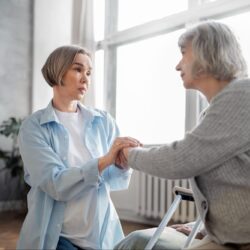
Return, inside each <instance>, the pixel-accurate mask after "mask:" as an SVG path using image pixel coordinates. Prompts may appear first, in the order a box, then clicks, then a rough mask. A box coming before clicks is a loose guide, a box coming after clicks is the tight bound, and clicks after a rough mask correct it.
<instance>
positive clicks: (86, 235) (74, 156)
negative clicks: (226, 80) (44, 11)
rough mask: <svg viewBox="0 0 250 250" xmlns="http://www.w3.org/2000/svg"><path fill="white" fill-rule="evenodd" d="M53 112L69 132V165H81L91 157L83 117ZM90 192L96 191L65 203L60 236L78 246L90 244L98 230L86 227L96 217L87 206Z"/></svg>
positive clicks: (90, 198) (77, 114)
mask: <svg viewBox="0 0 250 250" xmlns="http://www.w3.org/2000/svg"><path fill="white" fill-rule="evenodd" d="M55 112H56V115H57V117H58V119H59V121H60V122H61V123H62V124H63V126H64V128H66V130H67V132H68V134H69V150H68V152H69V153H68V164H69V167H80V166H83V164H84V163H86V162H87V161H89V160H90V159H91V155H90V153H89V151H88V149H87V148H86V145H85V143H84V124H83V120H84V119H83V117H82V114H81V112H79V110H77V112H75V113H67V112H60V111H59V110H56V109H55ZM92 192H96V191H95V190H94V189H93V190H92V189H90V190H88V192H85V193H83V194H82V195H81V196H80V197H76V198H75V199H73V200H71V201H68V202H67V204H66V209H65V213H64V222H63V226H62V232H61V236H63V237H65V238H67V239H69V240H70V241H71V242H72V243H73V244H75V245H77V246H79V247H88V246H91V243H92V242H93V241H95V239H94V238H95V237H96V235H93V233H94V232H98V228H96V229H93V228H89V227H88V225H91V223H89V221H93V220H95V219H96V218H95V216H96V208H95V207H92V206H89V204H91V203H92V202H93V201H92V197H93V196H96V194H92Z"/></svg>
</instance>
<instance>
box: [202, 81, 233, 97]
mask: <svg viewBox="0 0 250 250" xmlns="http://www.w3.org/2000/svg"><path fill="white" fill-rule="evenodd" d="M229 82H230V81H219V80H216V79H215V78H207V79H206V80H205V79H204V81H203V83H201V84H199V89H198V90H199V91H200V92H201V93H202V94H203V95H204V96H205V97H206V98H207V101H208V102H210V101H211V99H212V98H213V97H215V96H216V95H217V94H218V93H219V92H220V91H221V90H222V89H224V88H225V87H226V86H227V85H228V84H229Z"/></svg>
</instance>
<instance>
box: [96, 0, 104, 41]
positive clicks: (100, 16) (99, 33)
mask: <svg viewBox="0 0 250 250" xmlns="http://www.w3.org/2000/svg"><path fill="white" fill-rule="evenodd" d="M104 11H105V0H94V35H95V41H100V40H103V38H104V23H105V15H104V13H105V12H104Z"/></svg>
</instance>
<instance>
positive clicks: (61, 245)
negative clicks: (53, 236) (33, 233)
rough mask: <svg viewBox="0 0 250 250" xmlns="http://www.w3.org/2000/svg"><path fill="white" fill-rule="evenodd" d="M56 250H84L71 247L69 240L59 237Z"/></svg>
mask: <svg viewBox="0 0 250 250" xmlns="http://www.w3.org/2000/svg"><path fill="white" fill-rule="evenodd" d="M56 250H84V249H82V248H80V247H77V246H75V245H73V244H72V243H71V242H70V241H69V240H67V239H65V238H63V237H60V238H59V241H58V244H57V247H56Z"/></svg>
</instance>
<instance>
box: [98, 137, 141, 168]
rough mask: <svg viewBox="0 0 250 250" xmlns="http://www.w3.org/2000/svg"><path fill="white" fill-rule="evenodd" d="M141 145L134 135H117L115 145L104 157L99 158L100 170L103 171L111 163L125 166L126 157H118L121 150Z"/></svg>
mask: <svg viewBox="0 0 250 250" xmlns="http://www.w3.org/2000/svg"><path fill="white" fill-rule="evenodd" d="M139 145H141V143H140V142H139V141H138V140H136V139H134V138H132V137H117V138H116V139H115V141H114V143H113V145H112V146H111V148H110V150H109V152H108V153H107V154H106V155H104V156H103V157H100V158H99V162H98V168H99V172H102V170H104V169H105V168H106V167H108V166H109V165H111V164H116V165H117V166H118V167H121V168H123V161H124V160H125V158H122V157H118V158H117V156H118V154H119V152H120V151H121V150H122V149H124V148H128V147H138V146H139ZM120 164H121V165H120Z"/></svg>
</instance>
